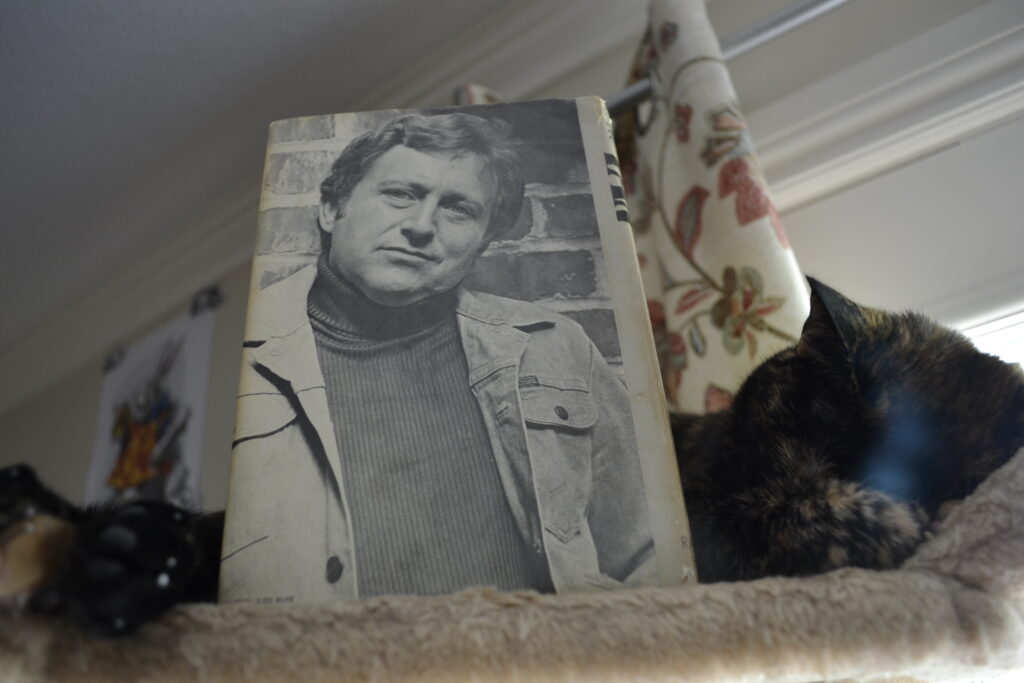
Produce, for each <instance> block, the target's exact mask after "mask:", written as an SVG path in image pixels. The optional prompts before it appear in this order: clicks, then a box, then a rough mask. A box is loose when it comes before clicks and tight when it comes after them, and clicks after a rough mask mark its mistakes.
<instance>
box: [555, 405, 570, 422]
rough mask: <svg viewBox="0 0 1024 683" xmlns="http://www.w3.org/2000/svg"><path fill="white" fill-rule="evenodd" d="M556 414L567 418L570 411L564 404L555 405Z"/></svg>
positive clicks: (564, 418)
mask: <svg viewBox="0 0 1024 683" xmlns="http://www.w3.org/2000/svg"><path fill="white" fill-rule="evenodd" d="M555 415H557V416H558V417H560V418H562V419H563V420H566V419H568V418H569V411H568V410H566V409H565V408H564V407H563V406H555Z"/></svg>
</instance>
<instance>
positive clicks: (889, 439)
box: [730, 280, 1024, 512]
mask: <svg viewBox="0 0 1024 683" xmlns="http://www.w3.org/2000/svg"><path fill="white" fill-rule="evenodd" d="M811 290H812V291H811V313H810V316H809V317H808V319H807V322H806V323H805V325H804V328H803V331H802V333H801V336H800V340H799V342H798V343H797V345H796V346H795V347H792V348H790V349H786V350H784V351H782V352H780V353H778V354H776V355H775V356H773V357H772V358H770V359H768V360H767V361H766V362H765V363H763V364H762V365H761V366H760V367H759V368H757V369H756V370H755V371H754V372H753V373H752V374H751V376H750V377H749V378H748V379H747V381H746V382H745V383H744V385H743V386H742V387H741V389H740V391H739V392H738V393H737V395H736V398H735V400H734V402H733V406H732V409H731V415H730V419H731V427H730V429H731V430H735V432H736V433H738V434H739V435H740V436H739V440H738V443H741V444H747V447H748V448H749V447H751V444H753V446H752V447H753V448H755V449H756V448H757V445H756V444H762V443H763V444H764V445H765V450H766V451H768V450H771V448H770V444H771V443H773V440H774V441H775V442H777V440H778V439H780V438H788V437H792V438H793V439H794V440H795V441H798V442H799V443H801V444H804V445H806V446H807V447H808V450H809V451H811V452H814V453H821V454H824V456H825V458H826V459H827V461H828V462H829V463H831V464H832V466H834V467H836V468H838V471H837V472H836V474H839V475H842V476H844V477H848V478H851V479H854V480H856V481H860V482H862V483H865V484H867V485H869V486H871V487H873V488H876V489H878V490H880V491H883V492H885V493H888V494H890V495H892V496H894V497H897V498H901V499H908V498H910V499H916V500H918V501H920V502H921V503H922V505H923V506H924V508H925V509H926V510H928V511H929V512H934V510H935V509H936V508H937V507H938V506H939V505H940V504H941V503H942V502H944V501H945V500H947V499H952V498H960V497H963V496H964V495H966V494H967V493H968V492H969V491H970V490H972V489H973V488H974V487H975V486H976V485H977V484H978V483H979V482H980V481H981V480H982V479H984V478H985V477H986V476H987V475H988V474H989V473H991V471H992V470H994V469H995V468H996V467H998V466H1000V465H1002V464H1003V463H1004V462H1006V460H1007V459H1009V458H1010V457H1011V456H1012V455H1013V454H1014V453H1015V452H1016V450H1017V449H1018V448H1020V447H1022V446H1024V374H1022V373H1021V371H1020V369H1019V368H1018V367H1016V366H1011V365H1008V364H1006V363H1003V362H1002V361H1000V360H998V359H997V358H994V357H992V356H988V355H986V354H982V353H980V352H979V351H977V350H976V349H975V348H974V347H973V345H972V344H971V343H970V342H969V341H968V340H967V339H966V338H965V337H963V336H962V335H960V334H958V333H956V332H953V331H951V330H949V329H946V328H944V327H942V326H940V325H938V324H936V323H934V322H932V321H930V320H928V319H926V318H924V317H923V316H920V315H917V314H912V313H900V314H895V313H887V312H884V311H879V310H876V309H871V308H867V307H863V306H859V305H858V304H856V303H854V302H852V301H850V300H849V299H847V298H845V297H843V296H842V295H840V294H839V293H838V292H836V291H835V290H832V289H831V288H829V287H827V286H825V285H823V284H821V283H820V282H817V281H816V280H811Z"/></svg>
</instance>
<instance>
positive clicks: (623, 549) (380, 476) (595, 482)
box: [221, 100, 657, 603]
mask: <svg viewBox="0 0 1024 683" xmlns="http://www.w3.org/2000/svg"><path fill="white" fill-rule="evenodd" d="M587 169H588V166H587V159H586V156H585V151H584V142H583V138H582V135H581V130H580V123H579V117H578V113H577V104H576V102H575V101H572V100H550V101H543V102H537V103H527V104H516V105H486V106H472V107H461V108H453V109H444V110H432V111H427V110H421V111H416V112H408V111H406V112H398V111H392V112H372V113H365V114H343V115H337V116H325V117H314V118H304V119H294V120H289V121H283V122H278V123H276V124H274V125H273V126H272V128H271V134H270V147H269V150H268V154H267V162H266V170H265V175H264V182H263V192H262V196H261V213H260V219H259V228H258V237H257V247H256V256H255V259H254V273H253V284H252V289H251V293H250V304H249V317H248V322H247V328H246V338H245V342H244V346H245V347H246V353H245V356H244V359H243V368H242V379H241V385H240V391H239V405H238V417H237V420H236V428H235V442H234V448H233V455H232V458H233V460H232V474H231V485H230V491H229V503H228V511H227V523H226V533H225V542H224V552H223V563H222V568H221V600H222V601H225V602H238V601H251V602H276V603H281V602H285V603H287V602H315V601H320V600H326V599H332V598H352V597H367V596H376V595H387V594H421V595H429V594H438V593H446V592H451V591H456V590H459V589H463V588H467V587H471V586H494V587H496V588H498V589H502V590H519V589H534V590H537V591H541V592H562V591H572V590H585V589H594V588H614V587H618V586H631V585H650V584H654V583H657V576H656V568H655V548H654V541H653V538H652V532H651V521H650V518H649V513H648V501H647V497H646V494H645V488H644V480H643V475H642V473H641V469H642V468H641V464H640V458H639V453H638V450H639V449H638V446H637V441H636V437H635V429H634V423H633V419H632V414H631V407H630V400H629V397H628V395H627V390H626V384H625V381H624V372H623V369H622V362H621V347H622V345H621V343H620V337H619V335H618V332H617V329H616V324H615V316H614V312H613V307H612V303H611V298H610V295H609V291H608V282H607V274H606V266H605V264H604V259H603V255H602V243H601V236H600V234H599V228H598V220H597V215H596V210H595V202H594V199H593V195H592V186H591V184H590V179H589V174H588V170H587ZM594 182H595V183H598V182H600V183H605V184H607V183H608V177H607V176H606V175H602V177H600V178H596V179H595V180H594ZM607 211H608V212H610V213H611V214H612V218H613V219H615V209H614V206H613V205H612V204H611V202H609V206H608V207H607ZM619 220H621V217H620V218H619Z"/></svg>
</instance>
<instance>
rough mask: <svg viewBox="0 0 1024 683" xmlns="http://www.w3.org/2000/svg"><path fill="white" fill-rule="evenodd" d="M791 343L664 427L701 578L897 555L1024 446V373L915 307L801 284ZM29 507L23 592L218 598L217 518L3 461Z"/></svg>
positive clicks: (43, 603)
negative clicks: (47, 517)
mask: <svg viewBox="0 0 1024 683" xmlns="http://www.w3.org/2000/svg"><path fill="white" fill-rule="evenodd" d="M810 282H811V290H812V293H811V313H810V316H809V317H808V320H807V322H806V323H805V325H804V329H803V332H802V334H801V337H800V340H799V342H798V344H797V345H796V346H794V347H792V348H789V349H786V350H784V351H782V352H780V353H778V354H776V355H775V356H773V357H771V358H769V359H768V360H767V361H765V362H764V363H763V364H762V365H761V366H759V367H758V368H757V369H756V370H755V371H754V372H753V373H752V374H751V376H750V377H749V378H748V379H747V380H746V381H745V382H744V384H743V386H742V387H741V388H740V390H739V391H738V392H737V394H736V398H735V400H734V402H733V404H732V406H731V408H730V409H728V410H727V411H725V412H722V413H716V414H713V415H707V416H683V415H676V416H673V418H672V428H673V435H674V438H675V441H676V446H677V452H678V456H679V465H680V473H681V476H682V479H683V483H684V488H685V491H686V502H687V511H688V513H689V516H690V524H691V527H692V530H693V537H694V549H695V552H696V557H697V566H698V574H699V576H700V578H701V580H702V581H722V580H738V579H752V578H757V577H761V576H769V575H802V574H812V573H817V572H823V571H828V570H830V569H834V568H837V567H842V566H859V567H869V568H878V569H885V568H890V567H895V566H897V565H899V564H900V563H901V562H902V561H903V560H904V559H905V558H907V557H908V556H909V555H910V554H911V553H912V552H913V551H914V549H915V548H916V547H917V545H918V544H919V543H920V542H921V541H922V540H923V539H924V536H925V534H926V532H927V530H928V527H929V525H930V524H931V523H932V522H933V521H934V520H935V519H936V518H937V516H938V515H939V514H940V508H941V507H942V505H943V503H945V502H947V501H954V500H957V499H960V498H963V497H964V496H966V495H967V494H968V493H970V492H971V491H972V490H973V489H974V488H975V487H976V486H977V485H978V483H980V482H981V481H982V480H983V479H984V478H985V477H987V476H988V475H989V474H990V473H991V472H993V471H994V470H995V469H996V468H998V467H999V466H1000V465H1002V464H1003V463H1005V462H1006V461H1007V460H1008V459H1009V458H1010V457H1011V456H1012V455H1013V454H1014V453H1015V452H1016V450H1017V449H1018V448H1020V447H1021V446H1024V374H1022V373H1021V372H1020V370H1019V368H1016V367H1014V366H1009V365H1007V364H1005V363H1003V362H1001V361H999V360H998V359H996V358H994V357H991V356H987V355H984V354H982V353H979V352H978V351H976V350H975V349H974V348H973V346H972V345H971V344H970V342H968V341H967V340H966V339H965V338H964V337H962V336H961V335H959V334H957V333H955V332H952V331H950V330H947V329H945V328H942V327H940V326H938V325H936V324H935V323H932V322H930V321H929V320H927V319H926V318H923V317H921V316H919V315H916V314H912V313H906V314H891V313H885V312H882V311H878V310H874V309H869V308H863V307H860V306H858V305H856V304H854V303H852V302H850V301H849V300H847V299H846V298H844V297H843V296H841V295H840V294H838V293H837V292H835V291H834V290H832V289H830V288H828V287H826V286H824V285H822V284H821V283H819V282H817V281H815V280H811V281H810ZM26 506H31V507H34V508H35V509H36V510H37V511H44V512H48V513H49V514H51V515H53V516H57V517H62V518H64V519H68V520H70V521H71V524H72V526H73V527H74V528H75V532H76V533H75V540H74V542H73V544H72V547H71V550H70V552H69V558H70V559H68V560H67V561H66V562H65V563H64V565H63V571H62V573H61V574H60V576H59V577H58V578H57V579H56V580H55V581H53V582H51V583H50V584H49V585H48V586H47V587H46V588H44V589H42V590H40V591H39V592H37V593H36V594H35V595H34V596H33V598H32V604H33V606H34V607H35V608H36V609H37V610H39V611H42V612H68V613H70V614H72V615H73V616H75V617H77V618H78V619H79V620H81V621H84V622H85V623H87V624H89V625H90V626H92V627H93V628H95V629H97V630H99V631H101V632H105V633H125V632H128V631H131V630H132V629H133V628H134V627H136V626H138V625H139V624H141V623H143V622H145V621H146V620H149V619H152V618H154V617H156V616H157V615H159V614H160V613H162V612H163V611H164V610H166V609H167V608H168V607H170V606H172V605H173V604H175V603H178V602H183V601H192V600H211V599H213V597H214V596H215V595H216V583H217V564H218V555H219V547H220V537H221V534H222V531H223V514H222V513H218V514H213V515H197V514H194V513H190V512H186V511H184V510H179V509H177V508H174V507H172V506H169V505H166V504H163V503H135V504H130V505H127V506H124V507H120V508H96V509H89V510H84V511H83V510H78V509H76V508H73V507H72V506H69V505H68V504H67V503H65V502H64V501H61V500H60V499H59V498H57V497H55V496H53V495H52V494H50V493H49V492H48V491H46V489H45V488H44V487H42V485H41V484H39V483H38V482H37V481H36V480H35V477H34V475H33V474H32V472H31V470H29V469H28V468H25V467H23V466H16V467H14V468H7V469H6V470H3V471H0V531H3V530H4V528H5V527H10V526H11V525H13V524H15V523H17V522H18V521H19V520H20V519H21V518H22V517H24V516H25V514H26Z"/></svg>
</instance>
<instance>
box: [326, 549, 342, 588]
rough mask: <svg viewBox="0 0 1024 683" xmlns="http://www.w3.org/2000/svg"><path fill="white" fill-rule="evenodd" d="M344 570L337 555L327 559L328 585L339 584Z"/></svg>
mask: <svg viewBox="0 0 1024 683" xmlns="http://www.w3.org/2000/svg"><path fill="white" fill-rule="evenodd" d="M344 569H345V566H344V565H343V564H341V560H339V559H338V556H337V555H331V556H330V557H329V558H327V583H337V582H338V579H340V578H341V572H342V571H344Z"/></svg>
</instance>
